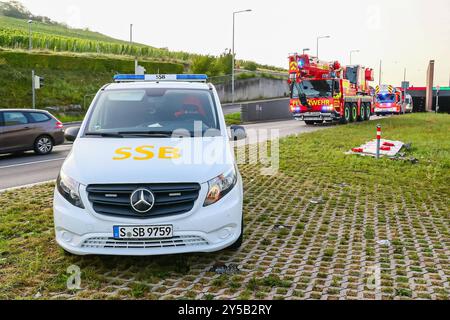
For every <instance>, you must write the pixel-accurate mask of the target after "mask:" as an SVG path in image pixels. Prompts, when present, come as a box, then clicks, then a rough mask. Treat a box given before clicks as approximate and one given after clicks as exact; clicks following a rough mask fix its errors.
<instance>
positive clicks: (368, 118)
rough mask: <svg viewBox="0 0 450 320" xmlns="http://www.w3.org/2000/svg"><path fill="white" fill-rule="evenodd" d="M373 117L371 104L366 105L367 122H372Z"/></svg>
mask: <svg viewBox="0 0 450 320" xmlns="http://www.w3.org/2000/svg"><path fill="white" fill-rule="evenodd" d="M371 115H372V106H371V105H370V103H368V104H366V121H369V120H370V116H371Z"/></svg>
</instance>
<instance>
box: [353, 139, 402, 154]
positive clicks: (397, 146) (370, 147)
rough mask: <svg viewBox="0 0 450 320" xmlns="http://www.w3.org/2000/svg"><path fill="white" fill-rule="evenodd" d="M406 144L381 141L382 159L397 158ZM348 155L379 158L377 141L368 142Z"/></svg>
mask: <svg viewBox="0 0 450 320" xmlns="http://www.w3.org/2000/svg"><path fill="white" fill-rule="evenodd" d="M404 145H405V144H404V143H403V142H401V141H391V140H384V139H382V140H381V148H380V156H381V157H389V158H393V157H396V156H397V154H398V153H399V152H400V150H402V148H403V146H404ZM346 154H357V155H361V156H366V157H376V156H377V140H376V139H374V140H372V141H369V142H367V143H366V144H364V145H362V146H360V147H357V148H353V149H352V150H350V151H349V152H347V153H346Z"/></svg>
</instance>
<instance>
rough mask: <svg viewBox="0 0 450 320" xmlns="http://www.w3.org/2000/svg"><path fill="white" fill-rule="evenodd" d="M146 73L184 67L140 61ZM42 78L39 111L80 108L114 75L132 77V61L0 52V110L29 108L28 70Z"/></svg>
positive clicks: (172, 71)
mask: <svg viewBox="0 0 450 320" xmlns="http://www.w3.org/2000/svg"><path fill="white" fill-rule="evenodd" d="M140 64H141V65H143V66H144V67H145V68H146V69H147V71H148V73H152V72H153V73H156V72H158V70H159V71H160V72H161V73H183V71H184V65H183V64H179V63H172V62H158V61H141V62H140ZM32 69H34V70H35V72H36V74H37V75H39V76H42V77H44V78H45V86H44V87H43V88H42V89H40V90H37V91H36V105H37V107H38V108H44V107H49V106H68V105H72V104H75V105H76V104H78V105H81V106H83V104H84V97H85V95H90V96H88V97H87V103H89V102H90V99H92V94H95V93H96V92H97V91H98V90H99V89H100V88H101V87H102V86H103V85H105V84H107V83H111V82H112V78H113V76H114V74H116V73H132V72H133V61H132V60H131V59H128V60H127V59H125V58H124V57H120V56H115V57H113V56H98V55H96V56H94V55H87V54H71V55H68V54H54V53H36V52H33V53H28V52H24V51H10V50H1V49H0V97H2V98H1V99H0V108H23V107H30V106H31V101H32V98H31V70H32Z"/></svg>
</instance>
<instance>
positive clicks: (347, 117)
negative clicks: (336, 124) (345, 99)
mask: <svg viewBox="0 0 450 320" xmlns="http://www.w3.org/2000/svg"><path fill="white" fill-rule="evenodd" d="M350 113H351V110H350V104H348V103H346V104H345V107H344V117H343V118H342V120H341V123H342V124H347V123H349V122H350V120H351V115H350Z"/></svg>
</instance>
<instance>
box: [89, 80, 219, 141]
mask: <svg viewBox="0 0 450 320" xmlns="http://www.w3.org/2000/svg"><path fill="white" fill-rule="evenodd" d="M86 128H87V129H86V132H85V135H97V136H101V135H103V136H108V135H109V136H111V135H132V134H136V135H145V134H148V135H149V134H160V135H167V136H170V135H172V134H173V133H174V132H177V133H178V132H185V133H186V134H189V135H190V136H198V135H199V134H201V135H203V134H205V132H207V131H211V130H215V131H216V132H218V131H219V130H220V126H219V121H218V116H217V111H216V106H215V103H214V99H213V95H212V93H211V92H210V91H208V90H189V89H159V88H152V89H129V90H110V91H104V92H102V93H101V94H100V97H99V98H98V100H97V102H96V104H95V106H94V111H93V113H92V115H91V117H90V119H89V121H88V124H87V127H86ZM219 134H220V133H218V134H216V135H219Z"/></svg>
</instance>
